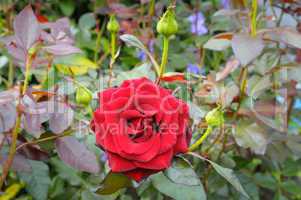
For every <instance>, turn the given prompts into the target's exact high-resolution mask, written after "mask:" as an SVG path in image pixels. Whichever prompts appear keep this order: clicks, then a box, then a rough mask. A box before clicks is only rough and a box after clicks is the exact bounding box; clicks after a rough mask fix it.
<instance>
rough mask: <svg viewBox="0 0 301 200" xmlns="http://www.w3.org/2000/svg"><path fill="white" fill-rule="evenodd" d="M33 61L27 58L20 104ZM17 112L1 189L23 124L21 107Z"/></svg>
mask: <svg viewBox="0 0 301 200" xmlns="http://www.w3.org/2000/svg"><path fill="white" fill-rule="evenodd" d="M31 63H32V55H29V56H28V58H27V59H26V65H25V70H26V71H25V80H24V85H23V88H22V92H21V93H22V95H21V96H20V97H19V104H20V100H21V97H22V96H23V95H24V94H25V93H26V90H27V87H28V79H29V75H30V67H31ZM17 112H18V115H17V119H16V124H15V127H14V129H13V132H12V141H11V145H10V148H9V153H8V158H7V160H6V161H5V163H4V165H3V168H2V169H3V171H2V175H1V179H0V190H1V188H2V186H3V184H4V181H5V180H6V177H7V175H8V172H9V169H10V167H11V165H12V163H13V160H14V157H15V154H16V147H17V139H18V133H19V128H20V125H21V111H20V110H19V109H17Z"/></svg>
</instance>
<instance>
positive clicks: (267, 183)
mask: <svg viewBox="0 0 301 200" xmlns="http://www.w3.org/2000/svg"><path fill="white" fill-rule="evenodd" d="M254 180H255V182H256V184H257V185H259V186H260V187H264V188H267V189H270V190H276V188H277V181H276V180H275V179H274V178H273V176H272V175H270V174H263V173H256V174H255V175H254Z"/></svg>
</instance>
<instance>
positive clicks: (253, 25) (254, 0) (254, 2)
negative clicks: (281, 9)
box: [251, 0, 258, 37]
mask: <svg viewBox="0 0 301 200" xmlns="http://www.w3.org/2000/svg"><path fill="white" fill-rule="evenodd" d="M257 7H258V5H257V0H252V13H251V35H252V36H253V37H255V36H256V26H257V22H256V17H257Z"/></svg>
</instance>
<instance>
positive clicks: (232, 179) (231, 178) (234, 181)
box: [210, 161, 249, 198]
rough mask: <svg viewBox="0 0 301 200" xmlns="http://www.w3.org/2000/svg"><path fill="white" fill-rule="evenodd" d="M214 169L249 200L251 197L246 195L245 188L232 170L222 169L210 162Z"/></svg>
mask: <svg viewBox="0 0 301 200" xmlns="http://www.w3.org/2000/svg"><path fill="white" fill-rule="evenodd" d="M210 163H211V165H212V167H213V168H214V169H215V171H216V172H217V173H219V175H221V176H222V177H224V178H225V179H226V180H227V181H228V182H229V183H231V185H232V186H233V187H234V188H235V189H236V190H237V191H238V192H240V193H242V194H243V195H244V196H245V197H247V198H249V195H248V194H247V193H246V191H245V190H244V188H243V187H242V185H241V184H240V182H239V179H238V178H237V177H236V176H235V174H234V172H233V170H232V169H228V168H225V167H222V166H220V165H218V164H216V163H215V162H212V161H210Z"/></svg>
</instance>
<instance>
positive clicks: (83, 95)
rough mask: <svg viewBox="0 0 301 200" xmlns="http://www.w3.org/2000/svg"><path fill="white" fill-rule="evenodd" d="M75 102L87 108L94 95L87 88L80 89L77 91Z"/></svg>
mask: <svg viewBox="0 0 301 200" xmlns="http://www.w3.org/2000/svg"><path fill="white" fill-rule="evenodd" d="M75 100H76V103H78V104H80V105H85V106H87V105H89V103H90V102H91V100H92V94H91V92H90V91H89V90H88V89H87V88H84V87H78V88H77V89H76V96H75Z"/></svg>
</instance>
